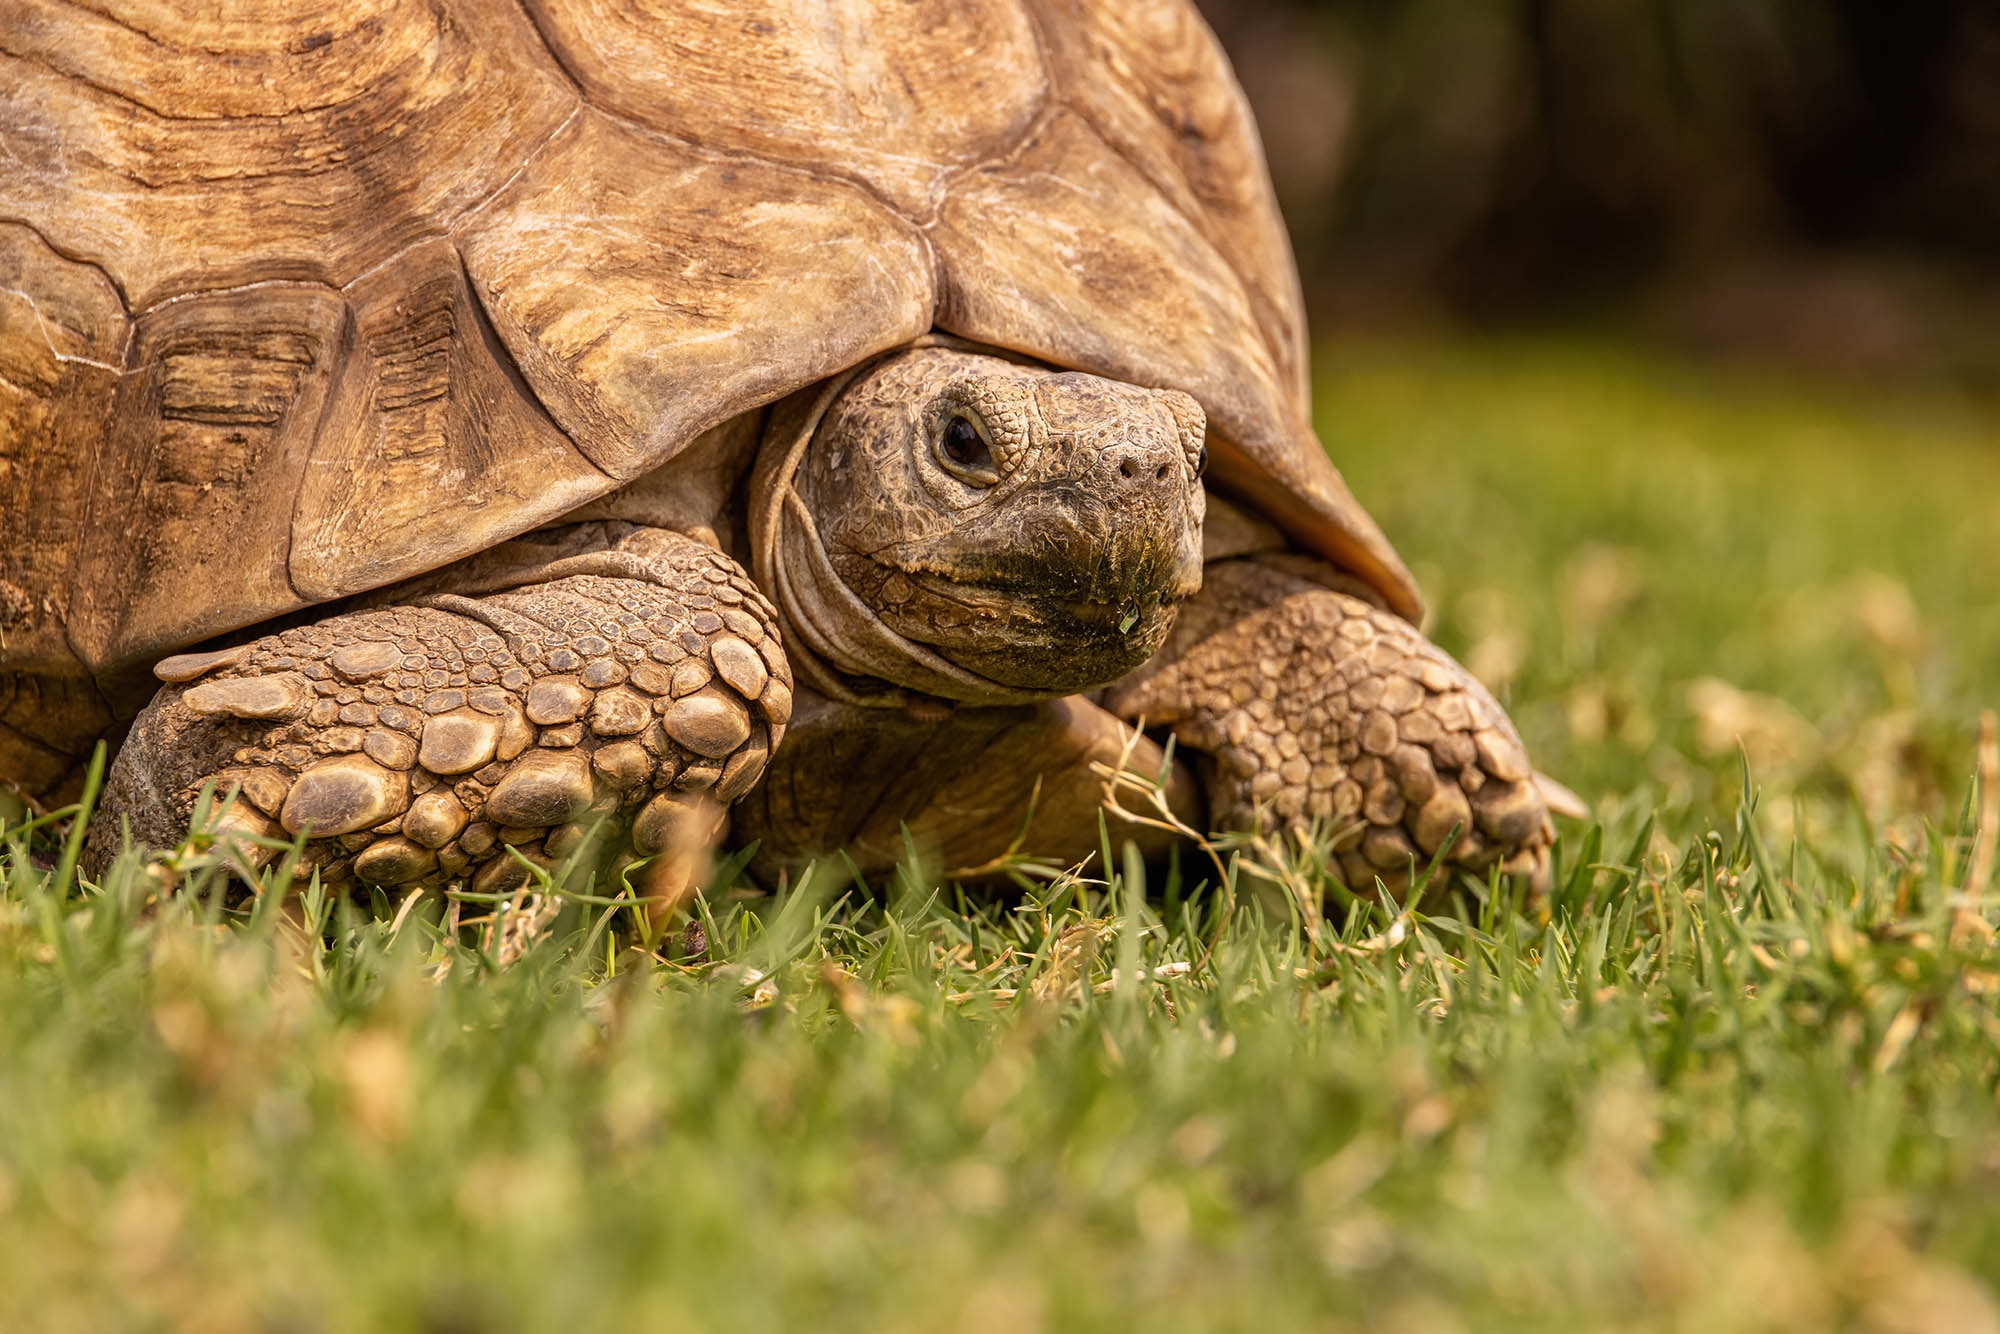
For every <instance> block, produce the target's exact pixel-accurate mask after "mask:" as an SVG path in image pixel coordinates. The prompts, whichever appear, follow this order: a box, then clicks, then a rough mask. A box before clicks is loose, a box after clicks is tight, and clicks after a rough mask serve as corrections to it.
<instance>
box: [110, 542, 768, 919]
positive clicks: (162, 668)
mask: <svg viewBox="0 0 2000 1334" xmlns="http://www.w3.org/2000/svg"><path fill="white" fill-rule="evenodd" d="M547 573H548V574H550V575H553V576H555V577H551V578H547V579H544V580H542V581H540V582H534V583H528V584H525V585H523V586H520V587H516V588H512V589H509V590H507V591H505V592H500V593H493V594H489V595H487V596H484V597H479V598H468V597H459V596H454V595H451V594H437V595H433V596H430V597H428V598H426V599H424V600H423V604H422V605H414V606H384V607H379V608H374V609H371V610H365V611H356V612H351V613H348V614H346V615H341V616H335V617H332V618H330V619H328V620H325V621H321V622H318V623H317V624H313V625H307V626H303V627H300V628H297V629H293V630H287V631H284V632H283V633H280V634H276V635H272V636H269V637H267V638H264V639H260V640H257V641H256V642H254V643H251V644H246V645H242V646H239V647H236V648H230V649H224V650H220V651H217V652H211V653H201V654H186V655H182V656H180V657H176V658H169V659H167V660H166V661H164V662H162V663H160V664H159V666H158V668H157V669H156V671H157V673H158V675H159V676H160V677H161V678H162V679H164V680H166V681H167V682H168V683H169V684H168V685H167V686H166V687H165V688H164V689H162V690H161V691H160V693H159V695H158V696H156V697H155V699H154V701H153V702H152V704H151V705H149V706H148V707H147V709H146V710H145V712H144V713H142V714H141V715H140V718H139V720H138V722H137V723H136V724H135V726H134V728H133V731H132V734H131V736H130V738H129V739H128V740H127V742H126V744H125V746H124V747H123V748H122V749H121V751H120V752H119V755H118V759H117V762H116V764H115V765H114V766H113V774H112V781H111V783H110V784H109V786H108V787H107V792H106V808H107V810H106V813H107V815H108V816H109V817H110V818H109V819H107V820H105V821H102V822H100V829H101V830H106V831H115V830H116V829H117V827H118V817H119V816H120V815H121V814H122V815H124V816H126V817H127V818H128V819H129V820H130V822H131V825H132V829H133V833H134V835H135V836H136V837H137V838H139V839H140V840H141V841H143V842H148V843H153V844H165V843H170V842H172V841H173V840H175V839H177V838H178V837H179V836H180V834H181V831H182V830H183V829H185V827H186V821H187V818H188V815H189V813H190V811H191V810H192V808H193V805H194V802H195V800H196V797H197V795H198V793H199V791H200V789H201V787H202V785H203V784H204V783H205V782H207V781H210V780H213V781H214V783H215V786H216V790H217V791H218V792H224V791H226V790H228V789H231V788H234V789H236V790H237V792H238V796H237V798H236V800H235V802H234V803H233V804H232V806H231V807H230V808H229V810H228V812H227V813H226V814H225V816H224V817H223V821H224V824H225V826H227V827H229V828H234V829H241V830H244V831H247V832H251V833H256V834H262V835H270V836H274V837H279V838H290V837H295V836H297V835H300V834H305V835H307V837H308V839H309V842H308V844H307V855H306V858H305V864H306V867H307V868H308V869H311V868H317V869H318V871H319V873H320V875H321V878H322V881H323V882H331V883H342V884H346V883H355V882H358V883H361V884H366V885H376V886H383V887H417V886H432V885H438V884H442V883H445V882H458V883H461V884H467V885H469V886H470V888H472V889H473V890H475V891H478V892H504V891H506V890H509V889H512V888H514V887H516V886H518V885H520V884H521V883H523V882H524V881H525V880H526V878H527V876H528V872H527V871H526V869H525V868H524V867H523V866H522V865H521V861H520V860H519V859H517V858H516V857H514V856H512V855H510V853H509V851H508V850H509V849H510V848H511V849H513V850H514V851H516V852H518V853H520V854H521V856H522V857H524V858H525V859H526V860H527V861H529V862H533V863H537V864H540V865H544V866H554V865H557V864H559V863H561V862H563V861H564V860H566V859H569V858H571V857H573V856H575V855H576V854H578V852H579V850H583V851H584V852H585V854H586V855H587V854H588V852H589V850H590V848H591V847H598V848H602V849H604V850H605V851H606V852H609V851H610V850H611V849H612V848H613V847H616V846H622V845H625V844H627V843H629V846H630V848H631V850H633V851H635V852H637V853H638V854H639V855H641V856H652V855H655V854H658V853H660V852H662V851H665V850H666V849H667V848H668V846H669V845H670V844H671V843H674V842H675V841H676V840H679V839H684V838H686V837H687V836H688V834H689V831H690V830H692V829H695V828H697V826H698V827H699V829H700V831H701V836H702V837H703V838H704V839H712V838H713V837H715V836H716V834H717V833H718V832H719V821H718V820H715V819H711V818H707V817H704V818H701V819H698V820H690V818H689V816H690V812H694V811H704V810H705V811H713V810H719V809H720V808H725V807H726V806H727V805H728V803H729V802H731V801H733V800H735V799H736V798H737V797H739V796H741V795H742V794H743V793H744V792H745V791H747V790H748V789H749V788H750V787H751V785H752V784H754V783H755V782H756V781H757V780H758V778H759V777H760V776H761V774H762V773H763V770H764V765H765V761H766V759H767V757H768V756H769V754H770V750H771V747H772V746H773V745H774V744H776V742H777V740H778V738H779V737H780V736H781V735H782V734H783V730H784V725H785V722H786V721H787V719H788V718H789V717H790V714H791V691H790V681H791V676H790V672H789V669H788V667H787V665H786V662H785V658H784V654H783V651H782V649H781V647H780V645H779V642H778V637H777V631H776V628H775V623H774V620H773V617H772V614H771V610H770V607H769V604H768V603H766V602H764V600H763V598H762V597H761V596H760V595H759V594H758V593H757V590H756V589H755V587H754V586H752V585H751V583H750V581H749V579H748V577H747V576H745V575H744V574H743V572H742V571H741V570H740V569H739V568H737V567H736V565H735V564H734V563H733V562H731V561H730V560H729V559H728V558H727V557H725V556H722V555H721V554H719V553H717V552H715V551H713V550H710V549H709V548H707V547H703V546H701V545H699V544H697V543H695V542H692V541H690V540H688V539H685V538H680V537H677V536H674V535H672V534H666V533H661V532H659V531H657V530H640V532H639V533H638V534H636V535H635V536H634V538H632V539H628V540H627V541H626V542H625V543H621V544H620V548H619V549H616V550H612V551H607V552H600V553H595V554H593V555H592V556H590V557H588V558H583V559H580V560H568V561H562V562H558V563H557V564H556V565H555V566H554V567H552V568H551V569H550V570H548V571H547ZM257 859H258V860H268V852H266V851H263V850H260V855H259V856H258V857H257Z"/></svg>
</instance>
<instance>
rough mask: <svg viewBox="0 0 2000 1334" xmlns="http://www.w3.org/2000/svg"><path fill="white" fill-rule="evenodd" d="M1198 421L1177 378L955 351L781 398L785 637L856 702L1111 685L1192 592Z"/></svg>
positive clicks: (761, 573)
mask: <svg viewBox="0 0 2000 1334" xmlns="http://www.w3.org/2000/svg"><path fill="white" fill-rule="evenodd" d="M1203 430H1204V423H1203V418H1202V412H1201V409H1200V407H1199V406H1198V405H1197V404H1196V403H1195V402H1194V400H1193V399H1191V398H1189V397H1188V396H1187V395H1185V394H1181V393H1177V392H1174V391H1171V390H1157V389H1143V388H1140V387H1138V386H1135V385H1130V384H1123V383H1120V382H1118V381H1113V380H1107V379H1103V378H1101V377H1098V376H1093V375H1085V374H1080V373H1076V372H1067V371H1055V370H1050V369H1048V368H1046V367H1041V366H1036V365H1031V364H1023V363H1021V362H1018V361H1015V360H1012V359H1009V358H1004V357H1001V356H994V355H987V354H985V353H982V352H972V351H966V350H962V349H960V348H958V347H953V346H917V347H913V348H911V349H906V350H903V351H900V352H896V353H892V354H889V355H888V356H885V357H883V358H880V359H878V360H877V361H875V362H873V363H870V364H867V365H864V366H863V367H861V368H860V369H859V370H858V371H856V372H854V373H852V374H851V375H849V376H847V377H844V378H843V379H837V380H835V381H832V382H829V384H828V385H826V386H824V387H823V388H821V389H820V390H819V391H817V392H816V393H811V394H806V395H800V396H797V397H795V398H794V399H792V400H788V401H787V402H786V403H784V404H781V405H780V406H779V407H778V409H777V410H775V411H774V412H773V414H772V418H771V424H770V428H769V430H768V431H767V433H766V436H765V443H764V445H763V448H762V451H761V453H760V455H759V458H758V464H757V469H756V475H755V477H754V479H753V483H752V529H753V531H752V545H753V548H754V555H755V561H756V564H757V575H758V578H759V581H760V582H761V583H762V584H763V585H764V587H765V588H766V589H767V590H769V591H770V593H771V595H772V597H773V598H774V600H775V601H776V602H777V604H778V608H779V613H780V615H781V616H782V618H783V620H784V629H785V633H786V638H787V648H788V651H790V652H792V653H793V654H794V660H795V662H798V661H799V660H800V659H803V660H804V661H803V664H802V665H803V669H804V671H805V672H806V674H807V676H808V677H809V678H811V679H813V680H814V683H815V684H816V685H817V686H818V687H819V688H820V689H821V690H822V691H823V692H824V693H828V694H831V695H833V696H835V697H836V698H843V699H848V700H852V701H855V702H863V703H881V704H897V703H901V702H902V701H903V700H905V699H906V698H908V696H909V695H910V694H911V693H917V694H922V695H928V696H933V697H936V698H941V699H949V700H956V701H960V702H964V703H972V704H1010V703H1023V702H1028V701H1033V700H1040V699H1048V698H1052V697H1056V696H1062V695H1069V694H1074V693H1077V692H1079V691H1084V690H1090V689H1094V688H1096V687H1098V686H1101V685H1105V684H1107V683H1109V682H1111V681H1114V680H1116V679H1118V678H1119V677H1121V676H1123V675H1125V674H1126V673H1127V672H1129V671H1131V670H1132V669H1134V668H1136V667H1137V666H1139V665H1140V664H1141V663H1143V662H1145V661H1146V660H1147V659H1148V658H1150V657H1152V656H1153V654H1154V653H1155V652H1157V651H1158V649H1159V647H1160V645H1161V644H1162V643H1163V642H1164V641H1165V639H1166V637H1167V632H1168V631H1169V630H1170V629H1171V628H1172V626H1173V619H1174V609H1175V607H1176V605H1177V604H1178V603H1179V602H1180V601H1181V600H1182V599H1184V598H1187V597H1189V596H1191V595H1192V594H1194V593H1195V592H1196V591H1198V590H1199V588H1200V587H1201V545H1202V532H1201V526H1202V516H1203V509H1204V499H1203V494H1202V487H1201V480H1200V472H1201V465H1202V460H1203V457H1204V455H1203V448H1202V437H1203ZM815 659H816V660H817V661H815Z"/></svg>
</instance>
